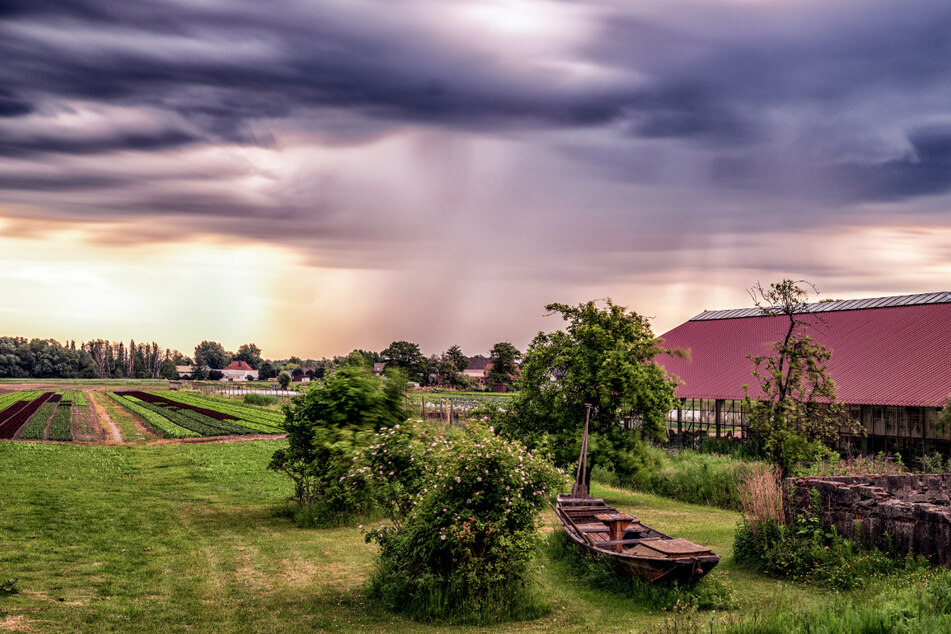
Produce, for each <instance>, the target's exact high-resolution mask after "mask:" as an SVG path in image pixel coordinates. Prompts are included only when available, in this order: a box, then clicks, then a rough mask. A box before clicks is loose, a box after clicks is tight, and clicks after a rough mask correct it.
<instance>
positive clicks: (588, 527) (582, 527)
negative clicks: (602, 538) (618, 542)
mask: <svg viewBox="0 0 951 634" xmlns="http://www.w3.org/2000/svg"><path fill="white" fill-rule="evenodd" d="M575 528H577V529H578V530H579V531H581V532H582V533H607V532H608V527H607V526H605V525H604V524H601V523H596V524H575Z"/></svg>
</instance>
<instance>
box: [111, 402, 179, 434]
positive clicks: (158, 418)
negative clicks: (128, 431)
mask: <svg viewBox="0 0 951 634" xmlns="http://www.w3.org/2000/svg"><path fill="white" fill-rule="evenodd" d="M107 394H108V395H109V396H110V397H111V398H112V399H113V400H114V401H115V402H117V403H119V405H121V406H123V407H125V408H126V409H127V410H129V411H130V412H133V413H135V414H138V415H139V416H141V417H142V418H144V419H145V422H147V423H148V424H149V426H150V427H151V428H152V429H154V430H155V431H157V432H158V433H160V434H161V435H163V436H165V437H166V438H189V437H195V436H198V434H196V433H195V432H193V431H191V430H190V429H185V428H183V427H179V426H178V425H176V424H175V423H173V422H172V421H170V420H168V419H167V418H165V416H163V415H162V414H158V413H156V412H153V411H152V410H150V409H146V408H145V407H143V406H142V402H141V401H137V400H134V399H131V398H129V397H127V396H123V395H121V394H116V393H115V392H107Z"/></svg>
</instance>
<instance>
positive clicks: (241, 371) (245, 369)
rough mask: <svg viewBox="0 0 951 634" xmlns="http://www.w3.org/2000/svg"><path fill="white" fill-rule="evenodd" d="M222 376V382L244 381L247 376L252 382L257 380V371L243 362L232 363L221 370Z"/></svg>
mask: <svg viewBox="0 0 951 634" xmlns="http://www.w3.org/2000/svg"><path fill="white" fill-rule="evenodd" d="M221 373H222V374H223V375H224V376H223V377H222V379H221V380H222V381H244V380H245V379H246V378H247V377H248V376H250V377H252V378H253V379H254V380H257V378H258V371H257V370H255V369H254V368H252V367H251V366H250V365H248V364H247V363H245V362H244V361H232V362H231V363H229V364H228V365H227V366H226V367H224V368H222V369H221Z"/></svg>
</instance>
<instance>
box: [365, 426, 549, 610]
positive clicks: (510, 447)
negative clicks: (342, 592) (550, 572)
mask: <svg viewBox="0 0 951 634" xmlns="http://www.w3.org/2000/svg"><path fill="white" fill-rule="evenodd" d="M349 481H351V482H353V483H360V484H361V485H362V486H366V487H367V488H368V489H369V490H370V491H371V492H372V494H373V495H374V496H375V497H377V499H379V500H380V501H381V503H383V504H385V508H386V509H387V513H388V516H389V517H390V519H391V520H392V522H393V525H392V526H386V527H382V528H378V529H375V530H372V531H370V532H369V533H368V534H367V540H368V541H375V542H377V543H378V544H379V545H380V549H381V550H380V559H379V561H378V565H377V568H376V570H375V572H374V574H373V576H372V577H371V579H370V586H369V589H370V594H371V596H373V597H374V598H376V599H379V600H380V601H382V602H383V603H384V604H385V605H386V606H387V607H388V608H389V609H392V610H397V611H400V612H403V613H405V614H407V615H409V616H411V617H412V618H415V619H418V620H423V621H436V622H445V623H491V622H498V621H504V620H512V619H516V618H534V617H536V616H538V615H540V614H541V613H542V612H543V611H545V610H547V608H546V607H545V606H544V605H542V604H540V603H539V602H538V601H537V600H535V599H534V598H533V595H532V591H531V586H532V580H533V571H532V565H531V564H532V557H533V555H534V554H535V552H536V549H537V533H536V527H535V522H536V518H537V517H538V514H539V512H540V511H541V509H542V507H543V506H545V504H546V502H545V494H546V493H547V492H548V491H549V490H551V489H553V488H556V487H560V486H563V485H564V484H565V477H564V474H563V473H562V472H561V471H560V470H557V469H556V468H555V467H554V466H553V465H551V463H549V462H548V461H547V460H546V459H544V458H542V457H539V456H537V455H535V454H533V453H532V452H529V451H528V450H526V449H525V447H524V446H523V445H521V444H520V443H518V442H509V441H505V440H503V439H501V438H499V437H498V436H496V435H494V434H493V433H492V431H491V430H490V429H489V430H487V429H485V428H483V427H480V426H478V425H472V426H471V427H470V428H468V429H467V430H456V431H455V432H454V433H453V434H451V435H435V434H433V433H432V432H431V431H429V430H426V429H420V428H417V427H415V426H413V425H411V424H403V425H402V426H394V427H392V428H389V429H381V430H380V432H379V433H378V434H377V435H376V437H375V438H374V441H373V444H371V445H370V446H369V447H368V448H367V449H365V450H364V451H363V452H361V454H360V456H359V457H358V459H357V461H356V464H355V466H354V469H353V470H352V471H351V473H350V477H349Z"/></svg>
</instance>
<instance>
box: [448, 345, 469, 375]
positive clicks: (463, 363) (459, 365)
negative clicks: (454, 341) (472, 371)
mask: <svg viewBox="0 0 951 634" xmlns="http://www.w3.org/2000/svg"><path fill="white" fill-rule="evenodd" d="M443 356H444V357H446V358H447V359H448V360H449V361H451V362H452V364H453V365H454V366H455V367H456V370H457V371H459V372H462V371H463V370H465V369H466V368H467V367H469V357H467V356H466V355H464V354H462V348H460V347H459V346H458V345H451V346H449V349H448V350H446V353H445V354H444V355H443Z"/></svg>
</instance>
